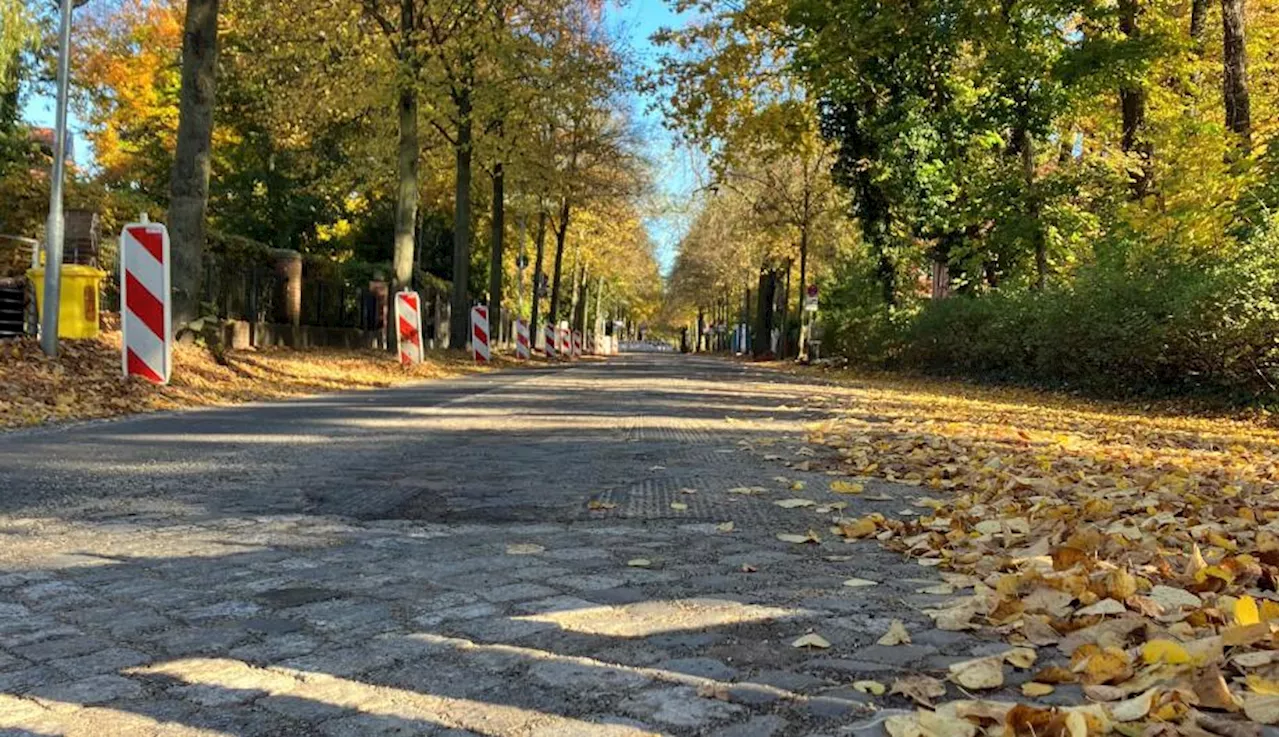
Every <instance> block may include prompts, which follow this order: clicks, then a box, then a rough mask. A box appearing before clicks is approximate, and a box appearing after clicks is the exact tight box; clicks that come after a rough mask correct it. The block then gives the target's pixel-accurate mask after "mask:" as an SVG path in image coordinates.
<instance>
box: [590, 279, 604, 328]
mask: <svg viewBox="0 0 1280 737" xmlns="http://www.w3.org/2000/svg"><path fill="white" fill-rule="evenodd" d="M591 331H592V332H593V333H595V336H596V340H600V338H602V337H604V277H603V276H598V277H596V318H595V320H594V321H593V322H592V323H591Z"/></svg>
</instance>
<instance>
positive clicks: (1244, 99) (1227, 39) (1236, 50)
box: [1222, 0, 1253, 155]
mask: <svg viewBox="0 0 1280 737" xmlns="http://www.w3.org/2000/svg"><path fill="white" fill-rule="evenodd" d="M1222 100H1223V103H1224V106H1225V108H1226V117H1227V129H1228V130H1230V131H1231V132H1232V133H1234V134H1236V136H1238V138H1239V146H1240V151H1241V152H1242V153H1244V154H1245V155H1248V153H1249V151H1250V149H1252V147H1253V146H1252V143H1253V142H1252V130H1251V121H1250V119H1249V75H1248V70H1247V69H1246V52H1245V47H1244V0H1222Z"/></svg>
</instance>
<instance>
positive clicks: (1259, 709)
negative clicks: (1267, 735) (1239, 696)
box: [1244, 693, 1280, 724]
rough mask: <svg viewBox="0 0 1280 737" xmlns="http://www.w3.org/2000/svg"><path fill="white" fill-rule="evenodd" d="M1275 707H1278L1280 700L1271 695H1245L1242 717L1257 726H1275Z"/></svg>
mask: <svg viewBox="0 0 1280 737" xmlns="http://www.w3.org/2000/svg"><path fill="white" fill-rule="evenodd" d="M1277 705H1280V699H1277V698H1276V697H1275V696H1273V695H1271V694H1256V693H1255V694H1246V695H1245V697H1244V715H1245V716H1247V717H1249V719H1251V720H1253V721H1255V722H1257V723H1259V724H1275V723H1276V717H1277V713H1276V707H1277Z"/></svg>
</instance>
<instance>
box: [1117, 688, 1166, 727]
mask: <svg viewBox="0 0 1280 737" xmlns="http://www.w3.org/2000/svg"><path fill="white" fill-rule="evenodd" d="M1159 695H1160V691H1159V689H1155V688H1151V689H1147V690H1146V691H1144V692H1143V693H1141V694H1139V695H1138V696H1134V697H1133V698H1131V699H1126V700H1125V701H1119V702H1116V703H1114V704H1112V705H1111V706H1110V707H1108V711H1110V712H1111V718H1112V719H1114V720H1116V721H1117V722H1136V721H1138V720H1139V719H1145V718H1146V717H1147V714H1148V713H1150V712H1151V707H1152V706H1153V705H1154V704H1155V700H1156V697H1157V696H1159Z"/></svg>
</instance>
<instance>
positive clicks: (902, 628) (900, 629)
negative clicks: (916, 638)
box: [876, 619, 911, 645]
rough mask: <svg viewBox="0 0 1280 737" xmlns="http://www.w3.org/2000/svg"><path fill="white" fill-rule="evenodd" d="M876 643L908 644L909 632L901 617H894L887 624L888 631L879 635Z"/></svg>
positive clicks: (909, 641) (909, 642) (909, 640)
mask: <svg viewBox="0 0 1280 737" xmlns="http://www.w3.org/2000/svg"><path fill="white" fill-rule="evenodd" d="M876 644H877V645H910V644H911V633H909V632H907V627H906V625H904V624H903V623H902V620H901V619H895V620H893V622H891V623H890V624H889V631H887V632H885V633H884V634H883V635H881V636H880V639H879V640H876Z"/></svg>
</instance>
